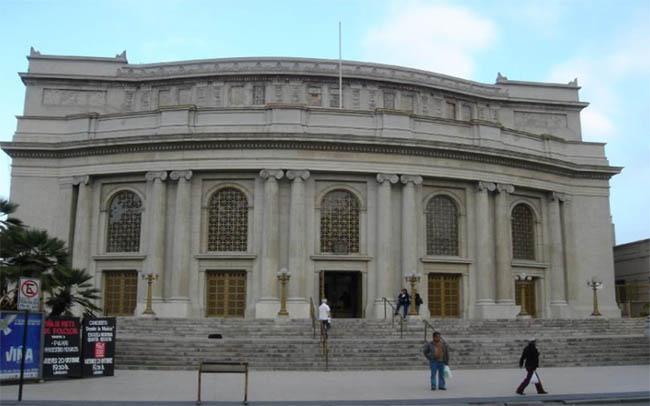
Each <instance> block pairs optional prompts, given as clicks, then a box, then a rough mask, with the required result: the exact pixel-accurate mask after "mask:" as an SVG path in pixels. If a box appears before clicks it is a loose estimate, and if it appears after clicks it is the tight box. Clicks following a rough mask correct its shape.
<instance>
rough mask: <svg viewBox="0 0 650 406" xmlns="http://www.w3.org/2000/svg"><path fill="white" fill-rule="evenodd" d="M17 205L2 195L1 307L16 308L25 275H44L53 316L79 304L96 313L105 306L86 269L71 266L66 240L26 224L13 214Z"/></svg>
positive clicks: (0, 241)
mask: <svg viewBox="0 0 650 406" xmlns="http://www.w3.org/2000/svg"><path fill="white" fill-rule="evenodd" d="M16 207H17V205H15V204H13V203H11V202H9V201H7V200H4V199H0V218H2V219H4V220H2V223H1V224H0V295H1V297H0V308H1V309H3V310H14V309H15V308H16V299H17V298H16V289H15V286H16V285H17V283H18V281H19V279H20V278H21V277H32V278H40V280H41V289H42V291H43V292H44V293H45V295H44V296H45V300H44V302H45V304H46V305H47V306H48V307H50V308H51V312H50V316H59V315H71V309H72V308H73V307H74V306H75V305H79V306H81V307H82V308H83V312H84V315H90V316H94V312H96V311H99V310H101V309H100V308H99V307H97V306H96V305H95V303H94V302H93V301H94V300H96V299H99V290H98V289H96V288H95V287H94V286H93V284H92V276H91V275H89V274H87V273H86V271H85V270H80V269H73V268H71V267H70V266H69V264H70V258H69V252H68V249H67V247H66V245H65V242H63V241H62V240H60V239H58V238H55V237H50V235H49V234H48V233H47V231H45V230H38V229H34V228H27V227H24V226H23V224H22V222H21V221H20V220H18V219H14V218H11V217H9V214H11V213H13V212H14V211H15V209H16Z"/></svg>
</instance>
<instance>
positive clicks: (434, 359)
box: [422, 331, 449, 390]
mask: <svg viewBox="0 0 650 406" xmlns="http://www.w3.org/2000/svg"><path fill="white" fill-rule="evenodd" d="M422 352H423V353H424V356H425V357H426V358H427V360H429V366H430V367H431V390H436V388H438V389H440V390H447V384H446V382H445V366H448V365H449V349H448V348H447V343H446V342H445V341H444V340H443V339H442V336H441V335H440V333H439V332H437V331H436V332H434V333H433V340H432V341H430V342H427V343H426V344H424V348H423V349H422ZM436 375H437V376H438V380H437V383H436Z"/></svg>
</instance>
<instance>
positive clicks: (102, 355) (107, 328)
mask: <svg viewBox="0 0 650 406" xmlns="http://www.w3.org/2000/svg"><path fill="white" fill-rule="evenodd" d="M115 325H116V324H115V317H98V318H95V319H84V321H83V336H82V340H81V341H82V343H81V347H82V351H83V366H82V372H83V376H84V377H92V376H113V375H114V367H115V365H114V360H115Z"/></svg>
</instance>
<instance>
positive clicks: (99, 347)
mask: <svg viewBox="0 0 650 406" xmlns="http://www.w3.org/2000/svg"><path fill="white" fill-rule="evenodd" d="M105 356H106V343H103V342H101V341H99V342H96V343H95V358H104V357H105Z"/></svg>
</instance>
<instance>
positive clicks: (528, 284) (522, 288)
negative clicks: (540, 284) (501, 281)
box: [515, 279, 537, 317]
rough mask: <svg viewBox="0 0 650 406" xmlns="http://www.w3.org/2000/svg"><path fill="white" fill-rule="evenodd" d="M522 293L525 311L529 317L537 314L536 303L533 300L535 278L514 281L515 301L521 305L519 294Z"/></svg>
mask: <svg viewBox="0 0 650 406" xmlns="http://www.w3.org/2000/svg"><path fill="white" fill-rule="evenodd" d="M522 294H523V295H524V299H525V303H524V307H525V308H526V313H528V314H529V315H530V316H531V317H536V316H537V305H536V300H535V280H534V279H533V280H531V281H515V303H516V304H517V305H518V306H521V295H522Z"/></svg>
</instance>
